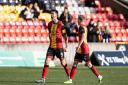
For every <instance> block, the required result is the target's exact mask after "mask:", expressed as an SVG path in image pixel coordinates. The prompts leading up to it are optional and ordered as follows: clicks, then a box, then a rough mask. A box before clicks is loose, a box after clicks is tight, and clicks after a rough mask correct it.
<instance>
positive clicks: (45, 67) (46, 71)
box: [42, 65, 49, 79]
mask: <svg viewBox="0 0 128 85" xmlns="http://www.w3.org/2000/svg"><path fill="white" fill-rule="evenodd" d="M48 68H49V66H48V65H44V69H43V72H42V78H44V79H45V78H46V75H47V73H48Z"/></svg>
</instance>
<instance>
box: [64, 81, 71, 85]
mask: <svg viewBox="0 0 128 85" xmlns="http://www.w3.org/2000/svg"><path fill="white" fill-rule="evenodd" d="M64 83H65V84H71V83H72V80H67V81H65V82H64Z"/></svg>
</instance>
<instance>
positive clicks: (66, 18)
mask: <svg viewBox="0 0 128 85" xmlns="http://www.w3.org/2000/svg"><path fill="white" fill-rule="evenodd" d="M59 19H60V20H61V21H62V22H63V24H64V27H65V28H66V29H67V31H68V32H67V33H68V35H70V25H71V21H72V16H71V15H70V14H69V12H68V6H65V7H64V11H63V12H62V14H61V15H60V18H59Z"/></svg>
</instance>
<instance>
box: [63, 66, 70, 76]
mask: <svg viewBox="0 0 128 85" xmlns="http://www.w3.org/2000/svg"><path fill="white" fill-rule="evenodd" d="M64 69H65V72H66V74H67V76H68V77H69V75H70V70H69V68H68V65H67V64H66V65H65V66H64Z"/></svg>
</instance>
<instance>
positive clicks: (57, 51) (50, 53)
mask: <svg viewBox="0 0 128 85" xmlns="http://www.w3.org/2000/svg"><path fill="white" fill-rule="evenodd" d="M46 56H47V57H50V58H52V59H54V57H55V56H56V57H57V58H64V49H63V48H48V50H47V54H46Z"/></svg>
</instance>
